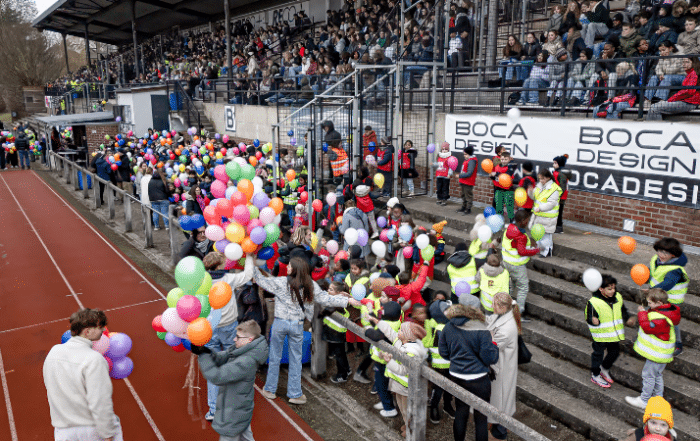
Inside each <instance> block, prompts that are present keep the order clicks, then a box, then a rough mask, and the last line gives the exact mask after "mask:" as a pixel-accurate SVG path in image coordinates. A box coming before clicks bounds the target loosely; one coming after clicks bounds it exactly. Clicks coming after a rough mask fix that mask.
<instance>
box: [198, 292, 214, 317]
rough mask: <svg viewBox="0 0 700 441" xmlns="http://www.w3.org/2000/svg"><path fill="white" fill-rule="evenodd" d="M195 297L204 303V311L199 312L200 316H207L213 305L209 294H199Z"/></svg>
mask: <svg viewBox="0 0 700 441" xmlns="http://www.w3.org/2000/svg"><path fill="white" fill-rule="evenodd" d="M195 297H197V299H199V303H201V304H202V312H200V313H199V316H200V317H204V318H207V317H208V316H209V313H210V312H211V305H210V304H209V296H208V295H201V294H197V295H196V296H195Z"/></svg>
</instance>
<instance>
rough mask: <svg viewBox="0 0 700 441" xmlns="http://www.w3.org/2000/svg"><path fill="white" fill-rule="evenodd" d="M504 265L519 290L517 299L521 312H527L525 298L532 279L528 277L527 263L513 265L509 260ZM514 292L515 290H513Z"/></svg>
mask: <svg viewBox="0 0 700 441" xmlns="http://www.w3.org/2000/svg"><path fill="white" fill-rule="evenodd" d="M503 266H505V268H506V269H507V270H508V273H509V274H510V280H512V281H513V283H514V284H515V289H516V291H517V292H518V296H517V299H516V301H517V302H518V307H519V308H520V313H521V314H522V313H523V312H525V300H526V299H527V293H528V292H529V291H530V279H529V278H528V277H527V265H511V264H510V263H508V262H503ZM511 292H513V290H511Z"/></svg>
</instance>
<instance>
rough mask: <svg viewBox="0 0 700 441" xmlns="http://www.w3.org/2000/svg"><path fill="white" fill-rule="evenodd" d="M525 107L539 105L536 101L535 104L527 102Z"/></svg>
mask: <svg viewBox="0 0 700 441" xmlns="http://www.w3.org/2000/svg"><path fill="white" fill-rule="evenodd" d="M525 105H526V106H539V105H540V103H538V102H537V101H535V102H532V101H528V102H526V103H525Z"/></svg>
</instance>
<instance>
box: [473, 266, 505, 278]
mask: <svg viewBox="0 0 700 441" xmlns="http://www.w3.org/2000/svg"><path fill="white" fill-rule="evenodd" d="M479 269H480V270H484V274H486V275H487V276H489V277H498V276H500V275H501V273H503V271H505V270H506V269H505V268H503V267H502V266H491V265H489V264H488V262H487V263H484V264H483V265H481V268H479ZM479 282H481V271H477V272H476V283H479Z"/></svg>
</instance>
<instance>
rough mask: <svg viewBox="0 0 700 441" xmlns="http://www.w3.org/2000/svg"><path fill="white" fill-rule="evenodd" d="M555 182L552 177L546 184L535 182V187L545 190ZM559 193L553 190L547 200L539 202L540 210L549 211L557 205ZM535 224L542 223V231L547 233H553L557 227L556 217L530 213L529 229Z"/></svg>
mask: <svg viewBox="0 0 700 441" xmlns="http://www.w3.org/2000/svg"><path fill="white" fill-rule="evenodd" d="M554 184H556V182H554V180H553V179H550V180H549V181H548V182H547V183H546V184H544V185H542V184H540V183H539V182H538V183H537V188H539V189H540V191H545V190H548V189H550V188H551V187H552V185H554ZM560 197H561V195H560V194H559V192H558V191H555V192H554V193H552V195H551V196H550V197H549V198H548V199H547V202H545V203H544V204H540V205H539V207H540V211H543V212H544V211H549V210H551V209H553V208H554V207H556V206H557V205H559V198H560ZM535 224H542V226H543V227H544V232H545V233H547V234H554V230H556V229H557V218H556V217H542V216H535V213H534V212H533V213H532V216H530V225H529V226H528V228H529V229H532V226H533V225H535Z"/></svg>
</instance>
